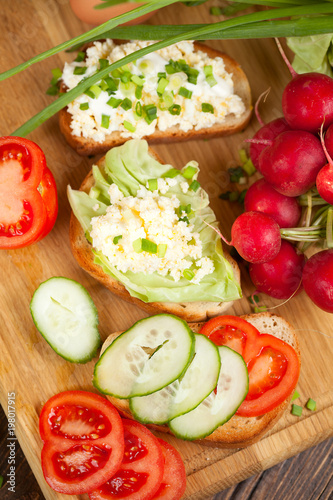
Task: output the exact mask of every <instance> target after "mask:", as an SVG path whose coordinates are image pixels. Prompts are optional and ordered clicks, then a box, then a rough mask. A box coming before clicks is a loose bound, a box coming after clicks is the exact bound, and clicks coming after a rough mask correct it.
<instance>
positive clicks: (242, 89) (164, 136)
mask: <svg viewBox="0 0 333 500" xmlns="http://www.w3.org/2000/svg"><path fill="white" fill-rule="evenodd" d="M194 46H195V49H196V50H201V51H202V52H205V53H206V54H207V55H208V56H209V57H211V58H216V57H221V58H222V59H223V61H224V63H225V68H226V71H227V72H228V73H232V75H233V76H232V78H233V82H234V92H235V94H237V95H239V96H240V97H241V99H242V100H243V102H244V105H245V112H244V113H243V115H242V116H241V117H239V118H236V117H235V116H234V115H228V116H227V117H226V119H225V120H224V122H223V123H220V124H215V125H214V126H212V127H210V128H209V129H201V130H190V131H188V132H184V131H183V130H180V129H179V126H178V125H177V126H175V127H171V128H169V129H168V130H167V131H166V132H161V131H160V130H155V132H154V133H153V134H151V135H149V136H146V137H143V139H145V140H147V141H148V142H149V143H150V144H155V143H161V142H163V143H167V142H175V141H188V140H192V139H210V138H214V137H220V136H228V135H231V134H234V133H236V132H239V131H241V130H243V129H244V128H245V127H246V126H247V124H248V123H249V121H250V118H251V112H252V104H251V90H250V86H249V82H248V80H247V77H246V75H245V73H244V72H243V70H242V69H241V67H240V66H239V64H238V63H237V62H236V61H235V60H234V59H232V58H231V57H229V56H228V55H226V54H224V53H222V52H220V51H218V50H215V49H213V48H211V47H207V46H206V45H203V44H200V43H195V44H194ZM71 120H72V117H71V115H70V113H68V111H67V108H64V109H62V110H61V111H60V112H59V126H60V130H61V132H62V134H63V135H64V136H65V138H66V140H67V142H68V144H69V145H70V146H71V147H72V148H73V149H75V151H76V152H77V153H78V154H79V155H82V156H88V155H95V154H104V153H106V152H107V151H108V150H109V149H111V148H112V147H114V146H120V145H121V144H123V143H124V142H126V141H127V140H128V139H127V138H125V137H121V135H120V133H119V132H113V133H112V134H110V136H109V137H107V138H106V140H105V141H104V142H103V143H98V142H95V141H94V140H93V139H86V138H84V137H82V136H80V137H77V136H74V135H72V129H71V127H70V124H71Z"/></svg>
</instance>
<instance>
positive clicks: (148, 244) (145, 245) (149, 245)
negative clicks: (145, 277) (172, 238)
mask: <svg viewBox="0 0 333 500" xmlns="http://www.w3.org/2000/svg"><path fill="white" fill-rule="evenodd" d="M141 248H142V250H143V251H144V252H148V253H157V245H156V243H154V242H153V241H150V240H146V238H142V240H141Z"/></svg>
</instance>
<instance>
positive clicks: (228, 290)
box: [68, 139, 241, 302]
mask: <svg viewBox="0 0 333 500" xmlns="http://www.w3.org/2000/svg"><path fill="white" fill-rule="evenodd" d="M192 163H193V162H192ZM103 167H104V171H101V170H100V169H99V168H98V167H97V166H94V167H93V176H94V181H95V183H94V187H93V188H92V190H91V192H90V193H89V194H90V196H89V195H88V194H86V193H83V192H81V191H75V190H72V189H71V188H69V189H68V198H69V202H70V205H71V207H72V210H73V212H74V214H75V216H76V217H77V219H78V220H79V222H80V224H81V226H82V228H83V230H84V232H85V233H86V234H87V233H88V234H89V233H90V231H91V220H92V218H93V217H97V216H99V215H103V214H104V213H105V212H106V209H107V206H108V205H110V198H109V196H108V189H109V187H110V184H111V183H116V184H117V186H118V187H119V189H120V190H121V191H122V192H123V194H124V195H125V196H136V193H137V191H138V189H139V188H140V187H141V186H142V185H144V186H146V183H147V181H148V180H149V179H156V178H160V177H162V176H163V174H165V173H166V172H167V171H168V170H170V169H171V168H172V166H171V165H161V164H160V163H159V162H158V161H157V160H155V159H154V158H152V157H151V156H150V155H149V152H148V144H147V142H146V141H142V140H135V139H134V140H130V141H127V142H126V143H125V144H124V145H123V146H120V147H117V148H113V149H111V150H110V151H109V152H108V153H107V154H106V157H105V163H104V165H103ZM184 168H185V167H184ZM198 173H199V169H198V171H197V173H196V174H195V175H194V177H193V179H195V178H197V175H198ZM179 177H180V176H179ZM181 180H182V181H184V180H185V179H184V178H181ZM173 194H175V195H176V196H177V197H178V198H179V200H180V203H181V204H182V205H188V204H191V208H192V210H193V212H194V214H193V216H192V218H191V224H193V225H194V231H196V232H198V233H199V234H200V239H201V241H202V248H203V251H202V254H203V255H202V256H203V257H210V258H211V259H212V260H213V261H214V267H215V270H214V272H213V273H211V274H209V275H206V276H205V277H204V278H203V279H202V280H201V282H200V283H199V284H194V283H191V282H190V281H188V280H187V279H185V278H181V279H180V280H179V281H175V280H174V279H173V278H172V277H170V276H161V275H159V274H158V273H156V272H155V273H153V274H143V273H133V272H131V271H127V272H126V273H123V272H120V271H119V270H118V269H116V268H115V267H114V266H113V265H112V264H111V263H110V261H109V260H108V259H107V258H106V257H105V256H104V255H103V254H102V253H101V252H99V251H96V250H95V249H93V253H94V255H95V262H96V263H97V264H99V265H100V266H102V268H103V270H104V272H105V273H107V274H109V275H110V276H112V277H113V278H115V279H116V280H118V281H120V282H121V283H122V284H123V285H124V286H125V287H126V289H127V290H128V292H129V293H130V294H131V295H132V296H133V297H137V298H139V299H141V300H143V301H144V302H192V301H207V302H222V301H223V302H224V301H229V300H235V299H238V298H240V297H241V290H240V287H239V285H238V283H237V282H236V280H235V279H234V276H233V271H232V267H231V266H230V264H229V263H228V261H227V260H226V259H225V258H224V257H223V250H222V245H221V239H220V237H219V235H218V234H217V233H216V231H215V230H214V229H213V228H212V227H209V226H208V225H207V224H206V223H208V224H210V225H211V226H213V227H217V222H216V219H215V215H214V213H213V211H212V210H211V208H210V207H209V206H208V205H209V199H208V195H207V193H206V192H205V191H204V190H203V189H202V188H199V189H198V191H197V192H194V191H192V190H188V192H187V193H186V194H185V193H183V191H182V190H181V188H180V184H179V183H177V184H176V185H175V186H173V187H171V188H170V189H169V190H168V192H167V193H166V194H165V195H164V196H169V197H171V196H172V195H173ZM97 204H98V206H97ZM204 221H205V222H206V223H205V222H204Z"/></svg>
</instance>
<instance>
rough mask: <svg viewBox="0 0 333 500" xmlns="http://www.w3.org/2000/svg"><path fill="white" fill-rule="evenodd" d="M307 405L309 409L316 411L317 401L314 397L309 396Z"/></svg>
mask: <svg viewBox="0 0 333 500" xmlns="http://www.w3.org/2000/svg"><path fill="white" fill-rule="evenodd" d="M305 406H306V407H307V409H308V410H311V411H315V410H316V407H317V403H316V402H315V401H314V400H313V399H311V398H309V399H308V401H307V403H306V405H305Z"/></svg>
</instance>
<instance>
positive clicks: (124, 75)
mask: <svg viewBox="0 0 333 500" xmlns="http://www.w3.org/2000/svg"><path fill="white" fill-rule="evenodd" d="M131 79H132V73H130V72H129V71H125V73H122V74H121V75H120V80H121V81H122V82H123V83H129V82H130V81H131Z"/></svg>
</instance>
